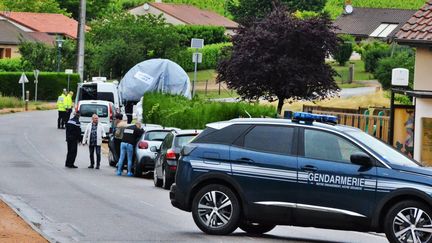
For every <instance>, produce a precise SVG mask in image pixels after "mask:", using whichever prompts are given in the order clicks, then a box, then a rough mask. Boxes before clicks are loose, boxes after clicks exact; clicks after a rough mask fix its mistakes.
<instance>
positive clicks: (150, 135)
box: [144, 131, 170, 141]
mask: <svg viewBox="0 0 432 243" xmlns="http://www.w3.org/2000/svg"><path fill="white" fill-rule="evenodd" d="M168 133H170V132H169V131H149V132H146V134H145V137H144V140H147V141H164V139H165V137H166V136H167V135H168Z"/></svg>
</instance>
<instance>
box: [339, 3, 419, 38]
mask: <svg viewBox="0 0 432 243" xmlns="http://www.w3.org/2000/svg"><path fill="white" fill-rule="evenodd" d="M414 13H415V10H406V9H393V8H359V7H354V11H353V13H352V14H344V15H341V16H339V17H338V18H337V19H336V20H335V21H334V24H335V25H336V26H338V27H339V29H338V30H336V33H338V34H339V33H341V34H350V35H354V36H359V37H364V38H368V37H369V36H370V35H371V34H372V33H373V32H374V30H376V29H377V28H378V27H379V26H380V25H381V24H385V23H391V24H397V25H398V26H397V27H396V29H395V30H393V31H392V32H391V33H390V34H389V35H388V36H387V38H392V37H393V36H394V35H395V34H396V33H397V32H398V30H399V29H400V28H401V27H402V25H403V24H405V22H406V21H407V20H408V19H409V18H410V17H411V16H412V15H413V14H414Z"/></svg>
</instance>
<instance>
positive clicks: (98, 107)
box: [78, 100, 114, 134]
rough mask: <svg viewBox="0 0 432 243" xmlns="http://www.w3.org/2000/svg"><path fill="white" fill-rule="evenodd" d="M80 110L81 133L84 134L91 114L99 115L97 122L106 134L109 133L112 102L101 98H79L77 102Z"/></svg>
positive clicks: (112, 112)
mask: <svg viewBox="0 0 432 243" xmlns="http://www.w3.org/2000/svg"><path fill="white" fill-rule="evenodd" d="M78 111H79V112H80V119H79V121H80V123H81V134H84V132H85V129H86V127H87V125H88V124H89V123H91V122H92V116H93V114H96V115H98V116H99V123H100V124H101V125H102V127H103V128H104V130H105V133H106V134H111V133H112V129H113V125H114V123H113V118H114V104H113V103H112V102H109V101H103V100H81V101H80V102H79V104H78Z"/></svg>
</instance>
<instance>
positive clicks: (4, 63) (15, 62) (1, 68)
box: [0, 58, 23, 72]
mask: <svg viewBox="0 0 432 243" xmlns="http://www.w3.org/2000/svg"><path fill="white" fill-rule="evenodd" d="M19 71H23V65H22V63H21V59H19V58H12V59H0V72H19Z"/></svg>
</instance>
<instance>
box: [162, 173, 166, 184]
mask: <svg viewBox="0 0 432 243" xmlns="http://www.w3.org/2000/svg"><path fill="white" fill-rule="evenodd" d="M162 183H163V187H165V185H166V175H165V170H164V169H162Z"/></svg>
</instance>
